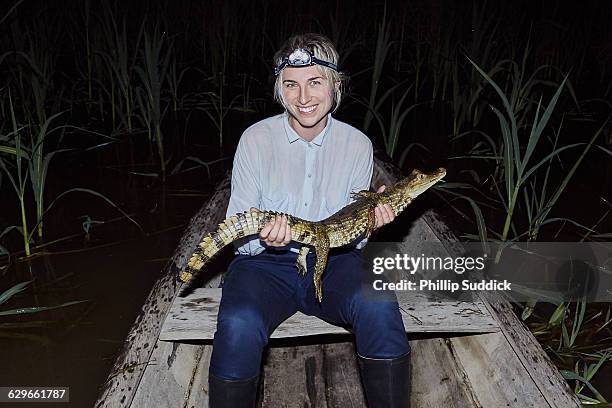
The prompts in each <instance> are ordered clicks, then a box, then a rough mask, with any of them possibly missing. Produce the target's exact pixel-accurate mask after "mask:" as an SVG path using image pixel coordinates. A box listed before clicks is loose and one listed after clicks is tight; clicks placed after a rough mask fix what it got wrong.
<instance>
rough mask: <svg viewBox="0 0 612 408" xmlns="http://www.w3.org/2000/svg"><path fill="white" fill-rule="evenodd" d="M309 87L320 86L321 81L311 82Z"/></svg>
mask: <svg viewBox="0 0 612 408" xmlns="http://www.w3.org/2000/svg"><path fill="white" fill-rule="evenodd" d="M310 85H312V86H316V85H321V81H311V82H310Z"/></svg>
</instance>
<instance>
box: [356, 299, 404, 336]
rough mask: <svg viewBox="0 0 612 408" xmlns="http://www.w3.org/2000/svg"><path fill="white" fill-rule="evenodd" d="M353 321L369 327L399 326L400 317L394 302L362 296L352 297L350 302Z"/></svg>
mask: <svg viewBox="0 0 612 408" xmlns="http://www.w3.org/2000/svg"><path fill="white" fill-rule="evenodd" d="M351 307H352V311H353V315H354V319H356V320H359V321H360V322H361V324H366V325H367V326H369V327H377V328H378V327H380V328H381V329H383V328H384V327H382V326H385V325H397V324H398V323H400V324H401V322H402V317H401V313H400V311H399V306H398V304H397V301H395V300H387V299H386V300H378V299H369V298H367V297H364V296H354V297H353V299H352V302H351Z"/></svg>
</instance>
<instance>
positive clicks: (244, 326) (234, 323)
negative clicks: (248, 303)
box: [215, 307, 268, 351]
mask: <svg viewBox="0 0 612 408" xmlns="http://www.w3.org/2000/svg"><path fill="white" fill-rule="evenodd" d="M217 337H219V339H222V340H221V341H222V342H223V343H224V345H225V347H229V348H233V349H236V350H243V351H244V350H247V349H250V348H252V347H264V346H265V345H266V343H267V342H268V328H267V326H266V323H265V320H264V318H263V316H261V313H259V312H257V311H256V310H254V309H252V308H248V307H240V308H231V309H229V310H226V311H224V313H223V314H220V315H219V317H218V318H217V333H216V334H215V338H217Z"/></svg>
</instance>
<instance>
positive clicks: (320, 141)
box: [283, 112, 333, 146]
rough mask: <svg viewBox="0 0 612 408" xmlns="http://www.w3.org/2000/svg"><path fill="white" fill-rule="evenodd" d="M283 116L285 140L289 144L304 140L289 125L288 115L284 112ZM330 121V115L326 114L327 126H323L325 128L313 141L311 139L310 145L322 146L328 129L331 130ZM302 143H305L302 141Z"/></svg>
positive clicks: (331, 119)
mask: <svg viewBox="0 0 612 408" xmlns="http://www.w3.org/2000/svg"><path fill="white" fill-rule="evenodd" d="M283 116H284V117H283V125H284V126H285V133H286V134H287V140H288V141H289V143H293V142H295V141H296V140H299V139H301V140H304V139H302V138H301V137H300V135H298V134H297V132H296V131H295V130H294V129H293V128H292V127H291V125H290V124H289V114H288V113H287V112H285V113H284V114H283ZM332 121H333V118H332V115H331V113H328V114H327V124H326V125H325V128H324V129H323V130H322V131H321V133H319V134H318V135H317V136H316V137H315V138H314V139H312V142H311V143H313V144H315V145H317V146H321V145H322V144H323V140H324V139H325V136H326V135H327V133H328V131H329V129H330V128H331V123H332ZM304 142H306V141H305V140H304ZM306 143H308V142H306Z"/></svg>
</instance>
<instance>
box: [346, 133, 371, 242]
mask: <svg viewBox="0 0 612 408" xmlns="http://www.w3.org/2000/svg"><path fill="white" fill-rule="evenodd" d="M358 163H359V164H358V166H357V168H356V171H355V174H354V175H353V179H354V183H353V186H352V190H351V191H361V190H369V189H370V185H371V184H372V174H373V173H374V148H373V147H372V142H371V141H370V139H367V148H366V149H364V152H363V155H362V157H360V158H359V161H358ZM353 201H355V200H353V199H351V202H353ZM367 243H368V239H367V238H364V239H362V240H361V241H359V242H358V243H357V245H356V246H355V247H356V248H357V249H361V248H363V247H364V246H365V245H366V244H367Z"/></svg>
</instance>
